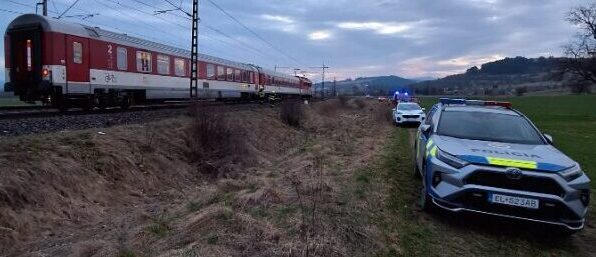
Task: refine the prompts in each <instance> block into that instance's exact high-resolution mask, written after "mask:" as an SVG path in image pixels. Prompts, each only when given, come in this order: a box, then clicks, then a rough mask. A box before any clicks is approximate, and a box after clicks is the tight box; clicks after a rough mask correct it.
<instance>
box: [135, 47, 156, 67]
mask: <svg viewBox="0 0 596 257" xmlns="http://www.w3.org/2000/svg"><path fill="white" fill-rule="evenodd" d="M137 70H138V71H139V72H151V71H152V70H153V65H152V64H151V53H147V52H142V51H137Z"/></svg>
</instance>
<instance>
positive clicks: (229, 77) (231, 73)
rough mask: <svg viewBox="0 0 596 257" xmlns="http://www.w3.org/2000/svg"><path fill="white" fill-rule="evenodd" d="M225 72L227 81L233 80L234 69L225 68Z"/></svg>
mask: <svg viewBox="0 0 596 257" xmlns="http://www.w3.org/2000/svg"><path fill="white" fill-rule="evenodd" d="M226 74H227V77H228V81H234V70H233V69H231V68H226Z"/></svg>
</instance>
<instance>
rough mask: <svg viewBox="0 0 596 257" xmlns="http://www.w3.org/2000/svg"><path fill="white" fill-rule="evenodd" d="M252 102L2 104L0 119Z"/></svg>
mask: <svg viewBox="0 0 596 257" xmlns="http://www.w3.org/2000/svg"><path fill="white" fill-rule="evenodd" d="M248 103H252V102H216V101H178V102H169V103H162V104H147V105H133V106H131V107H130V108H128V109H121V108H119V107H110V108H106V109H94V110H83V109H72V110H69V111H59V110H57V109H54V108H51V107H47V106H41V105H36V106H2V107H0V120H7V119H11V120H18V119H26V118H37V117H52V116H73V115H93V114H112V113H122V112H138V111H151V110H160V109H181V108H187V107H189V106H191V105H192V104H198V105H200V106H221V105H231V104H248Z"/></svg>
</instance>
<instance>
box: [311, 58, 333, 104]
mask: <svg viewBox="0 0 596 257" xmlns="http://www.w3.org/2000/svg"><path fill="white" fill-rule="evenodd" d="M310 68H311V69H323V83H322V91H321V98H323V100H325V69H329V67H327V66H325V62H323V66H321V67H310Z"/></svg>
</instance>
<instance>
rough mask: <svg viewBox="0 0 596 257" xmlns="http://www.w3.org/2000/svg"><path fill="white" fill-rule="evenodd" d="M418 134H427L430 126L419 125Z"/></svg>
mask: <svg viewBox="0 0 596 257" xmlns="http://www.w3.org/2000/svg"><path fill="white" fill-rule="evenodd" d="M420 132H422V133H424V134H428V132H430V125H427V124H422V125H420Z"/></svg>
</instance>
